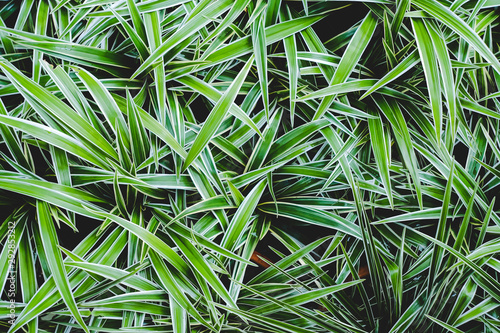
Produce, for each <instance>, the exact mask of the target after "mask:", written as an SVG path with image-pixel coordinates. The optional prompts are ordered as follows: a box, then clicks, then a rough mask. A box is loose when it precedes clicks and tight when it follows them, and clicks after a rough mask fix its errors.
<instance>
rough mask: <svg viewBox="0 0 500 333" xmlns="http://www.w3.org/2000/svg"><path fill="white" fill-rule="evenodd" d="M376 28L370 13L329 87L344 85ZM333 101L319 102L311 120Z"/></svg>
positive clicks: (317, 116) (353, 39) (346, 52)
mask: <svg viewBox="0 0 500 333" xmlns="http://www.w3.org/2000/svg"><path fill="white" fill-rule="evenodd" d="M376 26H377V19H376V17H375V16H374V15H373V14H372V13H371V12H370V13H368V15H367V16H366V17H365V18H364V20H363V22H362V23H361V25H360V26H359V28H358V30H357V31H356V33H355V34H354V36H353V37H352V39H351V41H350V42H349V45H348V46H347V48H346V50H345V52H344V55H343V56H342V59H341V60H340V63H339V65H338V67H337V70H336V71H335V73H334V74H333V77H332V79H331V81H330V82H329V84H330V86H334V85H337V84H340V83H344V82H345V81H346V80H347V78H348V77H349V75H351V72H352V71H353V69H354V67H355V66H356V65H357V64H358V62H359V59H360V58H361V56H362V55H363V53H364V52H365V50H366V48H367V47H368V43H369V42H370V40H371V38H372V36H373V33H374V32H375V28H376ZM333 100H334V96H327V97H326V98H324V99H323V100H322V101H321V104H320V106H319V108H318V109H317V110H316V112H315V113H314V116H313V120H316V119H319V118H320V117H321V116H322V115H323V114H324V113H325V112H326V110H327V109H328V108H329V107H330V105H331V102H332V101H333Z"/></svg>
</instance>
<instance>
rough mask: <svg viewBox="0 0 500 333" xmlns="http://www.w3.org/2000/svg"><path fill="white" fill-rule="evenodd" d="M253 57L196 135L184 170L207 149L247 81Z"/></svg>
mask: <svg viewBox="0 0 500 333" xmlns="http://www.w3.org/2000/svg"><path fill="white" fill-rule="evenodd" d="M252 61H253V58H250V59H249V61H248V62H247V63H246V65H245V66H244V67H243V69H242V70H241V71H240V73H239V74H238V76H237V77H236V79H235V80H234V81H233V82H232V83H231V85H230V86H229V88H227V90H226V92H225V93H224V95H222V97H221V98H220V99H219V100H218V101H217V104H215V106H214V108H213V110H212V112H210V115H209V116H208V118H207V120H205V123H204V124H203V127H202V128H201V130H200V132H199V133H198V135H197V136H196V139H195V140H194V142H193V145H192V147H191V149H190V150H189V153H188V155H187V156H186V159H185V160H184V164H183V166H182V171H184V170H186V169H187V168H188V167H189V165H190V164H191V163H192V162H193V161H194V160H195V159H196V158H197V157H198V155H199V154H200V153H201V151H202V150H203V149H205V147H206V145H207V144H208V142H209V141H210V140H211V139H212V137H213V135H214V133H215V132H216V131H217V129H218V128H219V126H220V125H221V123H222V121H223V120H224V117H225V116H226V114H227V112H228V109H229V107H230V106H231V105H232V104H233V103H234V100H235V99H236V96H237V94H238V92H239V91H240V89H241V86H242V85H243V82H245V78H246V76H247V74H248V71H249V70H250V68H251V66H252Z"/></svg>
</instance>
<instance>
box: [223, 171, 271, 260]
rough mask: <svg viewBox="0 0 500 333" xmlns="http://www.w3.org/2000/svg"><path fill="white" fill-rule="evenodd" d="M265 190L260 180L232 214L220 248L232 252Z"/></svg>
mask: <svg viewBox="0 0 500 333" xmlns="http://www.w3.org/2000/svg"><path fill="white" fill-rule="evenodd" d="M265 188H266V182H265V180H261V181H260V182H259V183H258V184H257V185H256V186H255V187H254V188H253V189H252V191H250V193H249V194H248V195H247V196H246V197H245V200H243V202H242V203H241V204H240V206H239V207H238V209H237V210H236V213H235V214H234V216H233V218H232V219H231V222H230V223H229V227H228V228H227V230H226V232H225V233H224V236H223V237H222V241H221V246H223V247H224V248H226V249H229V250H233V249H234V247H235V245H236V243H237V240H238V238H240V237H241V234H242V232H243V231H244V230H245V228H246V227H247V225H248V223H249V222H250V219H251V216H252V214H254V212H255V208H256V207H257V204H258V203H259V201H260V198H261V196H262V193H263V192H264V189H265Z"/></svg>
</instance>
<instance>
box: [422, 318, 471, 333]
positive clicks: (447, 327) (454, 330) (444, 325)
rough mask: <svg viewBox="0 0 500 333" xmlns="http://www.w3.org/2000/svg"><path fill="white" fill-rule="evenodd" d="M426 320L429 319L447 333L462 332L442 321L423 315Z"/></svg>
mask: <svg viewBox="0 0 500 333" xmlns="http://www.w3.org/2000/svg"><path fill="white" fill-rule="evenodd" d="M425 316H426V317H427V318H429V319H430V320H432V321H433V322H435V323H437V324H438V325H439V326H441V327H443V328H446V329H447V330H448V331H449V332H452V333H463V331H462V330H459V329H458V328H456V327H453V326H452V325H449V324H447V323H445V322H444V321H441V320H439V319H437V318H434V317H432V316H429V315H427V314H426V315H425Z"/></svg>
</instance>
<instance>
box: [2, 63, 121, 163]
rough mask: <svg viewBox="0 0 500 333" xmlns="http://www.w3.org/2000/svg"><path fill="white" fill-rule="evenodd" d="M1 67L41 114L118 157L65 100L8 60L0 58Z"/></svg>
mask: <svg viewBox="0 0 500 333" xmlns="http://www.w3.org/2000/svg"><path fill="white" fill-rule="evenodd" d="M0 67H1V68H2V69H3V71H4V73H5V74H6V75H7V76H8V77H9V78H10V80H11V82H12V83H13V84H14V85H15V86H16V87H17V88H18V91H19V92H20V93H21V94H22V95H23V97H24V98H26V100H27V101H28V102H30V104H32V106H33V107H34V108H35V110H37V112H39V113H40V114H41V116H44V115H50V116H51V117H53V118H55V119H57V120H58V121H59V122H60V123H61V124H64V125H65V126H64V127H65V129H66V130H68V131H70V133H72V134H73V135H74V136H77V137H79V138H80V139H82V141H84V142H85V143H86V144H87V145H89V146H91V147H92V148H93V149H95V150H98V149H99V148H100V150H102V151H103V152H102V153H101V154H106V155H107V156H109V157H111V158H112V159H115V158H116V157H117V155H116V152H115V150H114V149H113V147H112V146H111V145H110V144H109V142H108V141H107V140H106V139H105V138H104V137H103V136H102V135H101V134H99V133H98V132H97V131H96V130H95V129H94V128H93V127H92V126H91V125H90V124H89V123H88V122H86V121H85V120H84V119H82V118H80V117H76V116H74V114H75V112H74V111H73V110H72V109H71V108H69V107H68V106H67V105H66V104H65V103H64V102H62V101H61V100H59V99H58V98H56V97H55V96H54V95H52V94H51V93H50V92H49V91H47V90H46V89H44V88H43V87H42V86H40V85H39V84H37V83H35V82H33V81H32V80H30V79H28V78H27V77H26V76H24V75H23V74H22V73H21V72H20V71H18V70H17V69H16V68H14V67H13V66H12V65H11V64H9V63H7V62H6V61H1V59H0ZM101 154H100V155H101Z"/></svg>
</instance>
